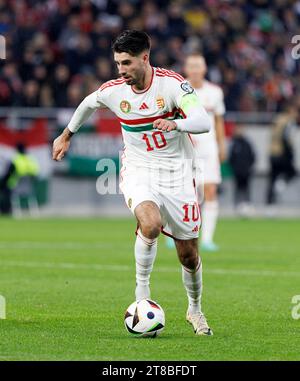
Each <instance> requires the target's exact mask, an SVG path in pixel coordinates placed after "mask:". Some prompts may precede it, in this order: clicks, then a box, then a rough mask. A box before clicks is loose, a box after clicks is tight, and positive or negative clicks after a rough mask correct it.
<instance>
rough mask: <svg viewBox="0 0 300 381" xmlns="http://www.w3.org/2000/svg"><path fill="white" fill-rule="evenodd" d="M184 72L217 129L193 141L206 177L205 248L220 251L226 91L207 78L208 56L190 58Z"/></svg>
mask: <svg viewBox="0 0 300 381" xmlns="http://www.w3.org/2000/svg"><path fill="white" fill-rule="evenodd" d="M184 72H185V75H186V77H187V80H188V81H189V83H190V84H191V86H192V87H193V88H194V89H195V91H196V93H197V95H198V96H199V98H200V101H201V104H202V105H203V106H204V108H205V109H206V111H207V112H208V114H209V116H210V118H211V121H212V123H213V128H212V129H211V130H210V132H209V133H208V134H205V135H201V136H200V135H198V136H196V135H193V136H192V141H193V143H194V145H195V147H196V152H197V153H196V155H197V162H196V165H201V169H203V172H204V173H203V176H202V178H203V179H204V205H203V208H202V219H203V221H202V229H201V230H202V233H201V249H202V250H203V251H217V250H218V246H217V245H216V244H215V242H214V233H215V229H216V225H217V220H218V215H219V204H218V193H217V191H218V189H217V188H218V185H219V184H220V183H221V168H220V163H222V162H223V161H224V160H225V158H226V148H225V134H224V119H223V115H224V113H225V105H224V101H223V91H222V89H221V88H220V87H219V86H217V85H215V84H213V83H211V82H209V81H207V80H206V79H205V75H206V72H207V66H206V62H205V59H204V57H203V56H202V55H201V54H199V53H194V54H190V55H188V56H187V57H186V60H185V65H184ZM197 187H198V193H199V197H200V199H199V202H200V203H201V202H202V201H203V195H201V186H200V184H197Z"/></svg>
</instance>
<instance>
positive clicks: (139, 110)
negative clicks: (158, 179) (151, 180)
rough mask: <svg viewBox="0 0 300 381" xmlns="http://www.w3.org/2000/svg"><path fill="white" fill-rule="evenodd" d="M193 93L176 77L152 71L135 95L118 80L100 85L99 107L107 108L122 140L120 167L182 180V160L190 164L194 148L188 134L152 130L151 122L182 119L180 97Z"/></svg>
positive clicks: (185, 82)
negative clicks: (167, 173)
mask: <svg viewBox="0 0 300 381" xmlns="http://www.w3.org/2000/svg"><path fill="white" fill-rule="evenodd" d="M193 91H194V90H193V88H192V87H191V86H190V85H189V84H188V82H187V81H186V80H185V79H184V78H183V77H182V76H181V75H179V74H177V73H175V72H173V71H171V70H166V69H161V68H154V67H153V68H152V80H151V83H150V85H149V87H148V88H147V89H145V90H144V91H142V92H136V91H135V90H134V89H133V88H132V86H130V85H127V84H126V82H125V80H124V79H122V78H120V79H116V80H112V81H108V82H106V83H104V84H103V85H102V86H101V87H100V89H99V90H98V92H97V98H98V103H99V105H100V106H99V107H107V108H109V109H110V110H111V111H113V112H114V114H115V115H116V116H117V118H118V119H119V121H120V123H121V127H122V134H123V139H124V145H125V150H124V155H123V166H124V165H127V166H133V167H136V166H138V167H144V168H151V169H159V170H161V169H165V170H172V171H175V172H177V173H178V174H180V177H181V178H183V177H185V176H186V175H187V173H186V172H184V171H183V172H182V163H183V161H184V159H189V161H191V160H192V159H193V157H194V154H195V152H194V147H193V145H192V142H191V138H190V136H189V134H187V133H182V132H179V131H176V130H174V131H171V132H162V131H159V130H155V129H153V122H154V120H156V119H158V118H159V117H161V118H164V119H169V120H172V119H178V118H185V115H184V112H183V111H182V110H181V109H180V103H181V99H182V96H184V95H186V94H188V93H192V92H193Z"/></svg>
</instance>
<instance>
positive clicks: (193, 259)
mask: <svg viewBox="0 0 300 381" xmlns="http://www.w3.org/2000/svg"><path fill="white" fill-rule="evenodd" d="M180 261H181V264H182V265H183V266H184V267H186V268H187V269H189V270H196V268H197V266H198V264H199V257H198V255H197V254H196V253H187V254H186V255H183V256H181V258H180Z"/></svg>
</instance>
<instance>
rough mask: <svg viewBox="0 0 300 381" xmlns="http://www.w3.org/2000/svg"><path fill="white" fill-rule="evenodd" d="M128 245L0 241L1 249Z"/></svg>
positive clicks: (99, 247) (115, 243)
mask: <svg viewBox="0 0 300 381" xmlns="http://www.w3.org/2000/svg"><path fill="white" fill-rule="evenodd" d="M117 245H118V246H129V243H128V245H126V244H124V242H120V243H118V242H114V243H108V242H95V243H87V244H85V243H82V242H60V243H57V242H37V241H33V242H31V241H19V242H9V241H5V242H3V241H2V242H0V250H1V249H5V250H7V249H30V250H31V249H32V250H35V249H36V250H40V249H46V250H48V249H55V250H68V249H69V250H82V249H107V248H111V247H115V246H117Z"/></svg>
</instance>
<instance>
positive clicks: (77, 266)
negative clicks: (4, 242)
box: [0, 261, 300, 277]
mask: <svg viewBox="0 0 300 381" xmlns="http://www.w3.org/2000/svg"><path fill="white" fill-rule="evenodd" d="M5 266H6V267H29V268H41V269H42V268H46V269H58V270H62V269H67V270H97V271H121V272H122V271H134V264H132V266H126V265H100V264H88V263H70V262H60V263H50V262H31V261H26V262H23V261H0V267H5ZM180 271H181V270H180V266H178V267H163V266H159V267H157V268H156V269H155V268H154V272H163V273H174V272H180ZM203 271H204V274H205V273H207V274H214V275H238V276H241V275H246V276H262V277H264V276H271V277H282V276H285V277H300V272H295V271H273V270H234V269H220V268H217V269H209V268H205V269H204V270H203Z"/></svg>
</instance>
